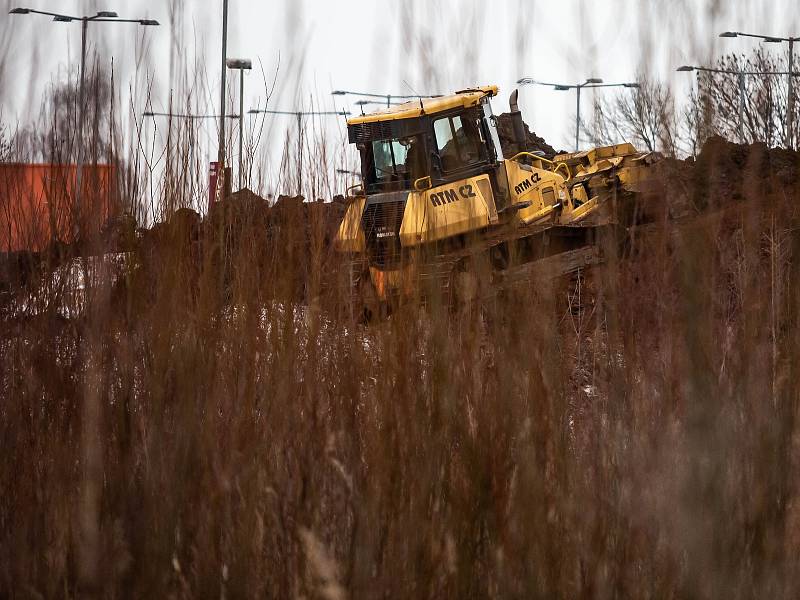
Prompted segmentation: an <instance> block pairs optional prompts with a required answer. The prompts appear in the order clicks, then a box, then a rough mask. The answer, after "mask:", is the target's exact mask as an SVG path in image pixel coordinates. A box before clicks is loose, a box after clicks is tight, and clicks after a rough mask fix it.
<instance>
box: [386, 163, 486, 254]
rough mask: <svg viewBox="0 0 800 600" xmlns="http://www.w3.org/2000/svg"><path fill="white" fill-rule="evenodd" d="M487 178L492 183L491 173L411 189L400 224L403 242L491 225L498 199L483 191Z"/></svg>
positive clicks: (418, 241) (406, 244)
mask: <svg viewBox="0 0 800 600" xmlns="http://www.w3.org/2000/svg"><path fill="white" fill-rule="evenodd" d="M483 182H485V184H489V176H488V175H479V176H478V177H470V178H468V179H463V180H461V181H457V182H454V183H448V184H445V185H441V186H438V187H435V188H431V189H429V190H425V191H424V192H411V193H410V194H409V197H408V202H407V203H406V210H405V213H404V214H403V223H402V225H401V226H400V243H401V244H402V245H403V246H404V247H411V246H417V245H420V244H424V243H429V242H435V241H439V240H443V239H446V238H449V237H452V236H455V235H459V234H461V233H467V232H470V231H476V230H478V229H482V228H484V227H486V226H488V225H489V223H490V213H491V206H492V205H493V204H494V199H493V198H491V197H489V198H487V197H486V196H485V195H484V192H482V191H481V188H482V187H484V188H485V185H484V183H483ZM489 188H491V186H489Z"/></svg>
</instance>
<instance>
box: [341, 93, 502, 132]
mask: <svg viewBox="0 0 800 600" xmlns="http://www.w3.org/2000/svg"><path fill="white" fill-rule="evenodd" d="M497 92H498V89H497V86H496V85H487V86H482V87H475V88H469V89H466V90H459V91H458V92H456V93H455V94H452V95H450V96H439V97H438V98H422V99H421V100H412V101H410V102H404V103H403V104H398V105H397V106H392V107H391V108H385V109H383V110H379V111H376V112H373V113H370V114H368V115H361V116H358V117H353V118H352V119H348V120H347V124H348V125H359V124H361V123H377V122H381V121H396V120H398V119H412V118H414V117H421V116H423V115H429V114H435V113H440V112H443V111H446V110H450V109H451V108H458V107H461V106H463V107H469V106H476V105H477V104H479V103H480V101H481V99H482V98H483V97H484V96H489V97H492V96H496V95H497Z"/></svg>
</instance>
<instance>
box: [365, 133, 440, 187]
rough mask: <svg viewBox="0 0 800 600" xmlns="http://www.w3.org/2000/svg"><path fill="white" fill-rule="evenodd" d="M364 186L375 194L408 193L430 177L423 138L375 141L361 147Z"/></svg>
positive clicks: (416, 136) (417, 136) (412, 137)
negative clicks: (419, 181) (407, 191)
mask: <svg viewBox="0 0 800 600" xmlns="http://www.w3.org/2000/svg"><path fill="white" fill-rule="evenodd" d="M362 162H363V164H364V166H365V168H364V174H365V183H366V184H367V188H368V189H369V190H372V191H389V190H393V189H409V188H410V187H411V185H412V184H413V182H414V181H415V180H416V179H419V178H421V177H425V176H426V175H427V174H428V169H427V163H426V162H425V148H424V142H423V139H422V136H419V135H414V136H407V137H402V138H395V139H386V140H373V141H372V142H369V143H368V144H365V145H364V146H362Z"/></svg>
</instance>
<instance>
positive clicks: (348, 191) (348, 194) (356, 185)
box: [345, 183, 364, 196]
mask: <svg viewBox="0 0 800 600" xmlns="http://www.w3.org/2000/svg"><path fill="white" fill-rule="evenodd" d="M356 188H361V193H360V194H359V196H363V195H364V184H363V183H357V184H355V185H351V186H350V187H349V188H347V191H345V194H346V195H347V196H350V190H354V189H356Z"/></svg>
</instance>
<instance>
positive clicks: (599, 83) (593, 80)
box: [517, 77, 639, 152]
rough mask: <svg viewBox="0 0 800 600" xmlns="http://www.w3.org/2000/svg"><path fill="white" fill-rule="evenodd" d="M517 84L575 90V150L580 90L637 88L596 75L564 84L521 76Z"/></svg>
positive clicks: (578, 132)
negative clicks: (574, 82) (577, 81)
mask: <svg viewBox="0 0 800 600" xmlns="http://www.w3.org/2000/svg"><path fill="white" fill-rule="evenodd" d="M517 84H518V85H544V86H548V87H552V88H553V89H554V90H556V91H557V92H566V91H568V90H575V92H576V98H575V101H576V109H575V152H577V151H578V142H579V139H580V134H581V90H582V89H583V88H601V87H625V88H638V87H639V84H638V83H635V82H630V83H603V80H602V79H600V78H598V77H590V78H589V79H587V80H586V81H584V82H583V83H578V84H564V83H546V82H544V81H538V80H536V79H531V78H530V77H523V78H522V79H519V80H517Z"/></svg>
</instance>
